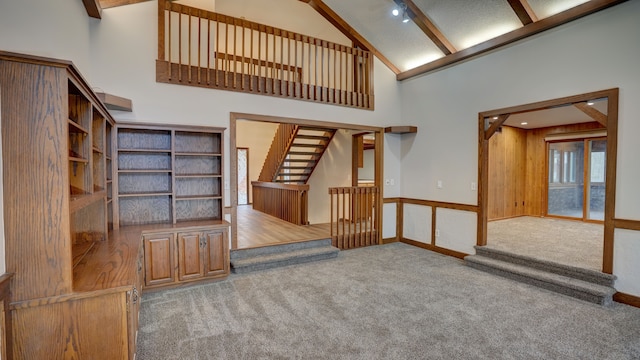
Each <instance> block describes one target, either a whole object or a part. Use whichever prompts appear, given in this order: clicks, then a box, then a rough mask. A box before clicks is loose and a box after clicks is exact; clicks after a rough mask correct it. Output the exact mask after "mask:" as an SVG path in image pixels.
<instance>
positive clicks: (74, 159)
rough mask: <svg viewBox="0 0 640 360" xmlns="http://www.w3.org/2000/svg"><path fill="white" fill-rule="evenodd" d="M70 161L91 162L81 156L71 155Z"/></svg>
mask: <svg viewBox="0 0 640 360" xmlns="http://www.w3.org/2000/svg"><path fill="white" fill-rule="evenodd" d="M69 161H73V162H77V163H84V164H88V163H89V160H88V159H84V158H79V157H75V156H69Z"/></svg>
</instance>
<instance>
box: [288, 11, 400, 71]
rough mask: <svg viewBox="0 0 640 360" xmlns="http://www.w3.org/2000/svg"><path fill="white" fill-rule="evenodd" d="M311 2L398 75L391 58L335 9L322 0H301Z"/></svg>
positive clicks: (342, 30) (328, 19)
mask: <svg viewBox="0 0 640 360" xmlns="http://www.w3.org/2000/svg"><path fill="white" fill-rule="evenodd" d="M300 1H302V2H304V3H307V4H309V6H311V7H312V8H313V9H314V10H315V11H317V12H318V13H319V14H320V15H322V17H324V18H325V19H327V21H329V22H330V23H331V24H332V25H333V26H335V27H336V28H337V29H338V30H340V32H342V33H343V34H344V36H346V37H347V38H349V40H351V41H353V43H354V44H355V46H358V47H360V48H362V49H364V50H367V51H370V52H371V53H372V54H373V55H375V56H376V57H377V58H378V59H380V61H382V62H383V63H384V64H385V65H387V67H388V68H389V69H391V71H393V72H394V73H395V74H396V75H398V74H400V69H398V68H397V67H396V66H395V65H393V63H392V62H391V61H389V59H387V58H386V57H385V56H384V55H382V53H381V52H380V51H378V50H377V49H376V48H375V47H374V46H373V45H372V44H371V43H370V42H368V41H367V39H365V38H364V36H362V35H360V34H359V33H358V32H357V31H356V30H355V29H354V28H352V27H351V26H350V25H349V24H348V23H347V22H346V21H344V20H343V19H342V18H341V17H340V16H339V15H338V14H336V12H335V11H333V10H332V9H331V8H330V7H329V6H328V5H327V4H325V3H324V2H322V0H300Z"/></svg>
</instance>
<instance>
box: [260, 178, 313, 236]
mask: <svg viewBox="0 0 640 360" xmlns="http://www.w3.org/2000/svg"><path fill="white" fill-rule="evenodd" d="M251 187H252V189H253V209H254V210H257V211H261V212H263V213H265V214H269V215H271V216H275V217H277V218H279V219H282V220H285V221H288V222H290V223H292V224H295V225H308V224H309V219H308V217H309V201H308V193H309V185H295V184H278V183H273V182H261V181H252V182H251Z"/></svg>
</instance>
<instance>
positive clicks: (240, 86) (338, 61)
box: [156, 0, 374, 110]
mask: <svg viewBox="0 0 640 360" xmlns="http://www.w3.org/2000/svg"><path fill="white" fill-rule="evenodd" d="M372 56H373V55H372V54H371V53H370V52H368V51H365V50H361V49H358V48H353V47H348V46H345V45H340V44H336V43H332V42H329V41H325V40H320V39H316V38H313V37H310V36H306V35H301V34H298V33H294V32H291V31H287V30H283V29H278V28H274V27H271V26H267V25H262V24H258V23H255V22H251V21H247V20H244V19H239V18H234V17H231V16H227V15H223V14H218V13H215V12H211V11H206V10H201V9H197V8H194V7H190V6H186V5H182V4H178V3H174V2H171V1H167V0H159V1H158V60H157V61H156V80H157V81H158V82H163V83H170V84H180V85H190V86H198V87H207V88H214V89H223V90H231V91H241V92H248V93H252V94H262V95H270V96H279V97H286V98H294V99H300V100H307V101H314V102H321V103H327V104H334V105H342V106H349V107H356V108H362V109H370V110H372V109H373V108H374V94H373V57H372Z"/></svg>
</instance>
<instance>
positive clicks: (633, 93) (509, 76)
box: [401, 1, 640, 296]
mask: <svg viewBox="0 0 640 360" xmlns="http://www.w3.org/2000/svg"><path fill="white" fill-rule="evenodd" d="M639 18H640V1H629V2H626V3H623V4H620V5H617V6H615V7H612V8H610V9H607V10H604V11H601V12H598V13H596V14H593V15H590V16H587V17H585V18H582V19H579V20H576V21H574V22H572V23H569V24H566V25H563V26H561V27H559V28H556V29H553V30H551V31H547V32H545V33H543V34H539V35H536V36H535V37H532V38H529V39H526V40H523V41H521V42H519V43H517V44H514V45H511V46H509V47H507V48H503V49H501V50H498V51H494V52H493V53H491V54H488V55H485V56H481V57H479V58H477V59H473V60H470V61H467V62H464V63H462V64H459V65H455V66H453V67H450V68H447V69H444V70H440V71H436V72H433V73H431V74H427V75H423V76H421V77H418V78H414V79H410V80H406V81H404V82H402V84H401V94H402V109H403V110H402V111H403V113H402V119H403V122H405V123H408V124H409V123H410V124H416V123H417V125H418V127H419V130H418V133H417V134H416V135H415V138H411V137H403V139H402V158H403V160H402V171H401V172H402V196H404V197H410V198H418V199H428V200H440V201H447V202H454V203H464V204H476V203H477V193H476V192H475V191H472V190H471V182H474V181H477V176H478V161H477V157H478V151H477V147H478V145H477V144H478V125H477V123H478V113H479V112H481V111H486V110H491V109H497V108H502V107H507V106H515V105H519V104H525V103H530V102H535V101H542V100H547V99H553V98H558V97H563V96H569V95H575V94H580V93H586V92H590V91H596V90H603V89H608V88H613V87H619V88H620V113H619V132H618V134H619V142H618V172H617V184H616V185H617V194H616V217H618V218H625V219H635V220H639V219H640V206H638V204H639V203H640V188H638V186H637V183H638V178H640V163H639V162H638V161H637V154H638V153H640V142H639V141H637V137H638V134H640V121H638V118H640V102H639V101H637V99H639V98H640V80H639V79H640V67H639V66H638V59H640V41H638V40H639V39H638V34H640V21H638V19H639ZM437 180H442V182H443V188H442V189H437V188H436V181H437ZM406 215H407V214H406V213H405V216H406ZM451 215H453V213H451V212H443V213H438V223H440V222H441V221H442V223H443V224H448V223H450V222H451V221H450V219H449V217H450V216H451ZM409 216H410V215H409ZM465 224H466V222H463V223H462V224H460V226H465V227H466V228H467V230H466V231H464V230H461V232H460V234H461V235H460V236H463V237H464V238H462V239H456V240H455V241H456V243H455V247H456V248H458V249H465V248H466V249H470V248H471V246H472V245H473V244H475V241H476V238H475V229H472V228H473V227H474V226H475V222H474V223H473V224H472V222H470V221H469V222H468V224H466V225H465ZM442 231H443V230H441V236H443V237H444V238H447V236H448V234H446V233H445V234H442ZM465 233H466V235H464V234H465ZM632 238H633V240H632ZM618 240H620V243H617V241H618ZM633 241H635V242H638V241H640V236H637V235H636V236H635V237H634V236H629V235H624V237H622V235H621V234H620V233H619V232H618V231H616V247H615V253H614V270H615V273H616V275H617V276H618V278H619V279H620V280H619V281H618V283H617V289H618V290H619V291H622V292H628V293H630V294H633V295H636V296H638V295H640V285H638V282H640V277H638V276H637V269H636V268H637V266H636V267H633V266H627V265H626V264H628V263H629V258H631V259H634V261H635V262H636V263H638V262H640V246H638V244H637V243H634V245H631V244H632V243H633ZM623 256H624V258H623ZM623 262H624V264H623ZM634 269H635V271H636V272H634Z"/></svg>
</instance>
